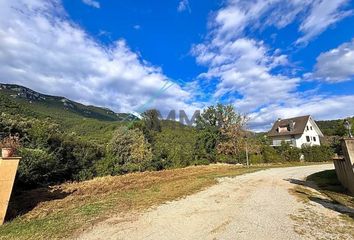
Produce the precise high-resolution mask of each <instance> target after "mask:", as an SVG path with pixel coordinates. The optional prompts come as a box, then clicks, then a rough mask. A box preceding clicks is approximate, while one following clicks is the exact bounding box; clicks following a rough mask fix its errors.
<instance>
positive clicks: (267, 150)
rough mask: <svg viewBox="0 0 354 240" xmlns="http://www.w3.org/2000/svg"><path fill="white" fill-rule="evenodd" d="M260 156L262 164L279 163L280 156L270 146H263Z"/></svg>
mask: <svg viewBox="0 0 354 240" xmlns="http://www.w3.org/2000/svg"><path fill="white" fill-rule="evenodd" d="M261 155H262V158H263V162H265V163H274V162H281V161H282V158H281V155H280V154H279V153H278V152H277V151H276V150H275V149H274V148H273V147H271V146H268V145H264V146H263V147H262V150H261Z"/></svg>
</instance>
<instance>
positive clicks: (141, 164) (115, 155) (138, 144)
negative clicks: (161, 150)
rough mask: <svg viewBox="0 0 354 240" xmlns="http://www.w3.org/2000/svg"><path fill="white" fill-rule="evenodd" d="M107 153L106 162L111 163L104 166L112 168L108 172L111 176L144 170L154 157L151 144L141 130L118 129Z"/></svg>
mask: <svg viewBox="0 0 354 240" xmlns="http://www.w3.org/2000/svg"><path fill="white" fill-rule="evenodd" d="M107 153H108V158H107V159H106V161H108V162H110V163H104V164H105V165H106V166H108V167H111V168H112V169H108V170H107V172H109V173H111V174H119V173H124V172H130V171H135V170H143V169H144V168H146V165H148V164H149V163H150V162H151V160H152V157H153V156H152V152H151V146H150V143H149V142H148V141H147V140H146V139H145V136H144V134H143V133H142V132H141V131H140V130H139V129H130V130H129V129H127V128H124V127H120V128H118V129H117V130H116V131H115V133H114V134H113V137H112V139H111V141H110V142H109V144H108V146H107ZM100 167H101V166H100ZM100 167H99V168H100ZM100 171H102V169H100Z"/></svg>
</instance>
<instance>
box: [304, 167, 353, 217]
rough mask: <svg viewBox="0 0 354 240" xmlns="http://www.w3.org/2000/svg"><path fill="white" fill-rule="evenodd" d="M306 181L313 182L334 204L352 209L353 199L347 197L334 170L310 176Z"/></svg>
mask: <svg viewBox="0 0 354 240" xmlns="http://www.w3.org/2000/svg"><path fill="white" fill-rule="evenodd" d="M307 180H309V181H313V182H315V183H316V184H317V186H318V187H319V188H320V189H319V190H320V191H321V192H322V193H324V194H326V195H327V196H328V197H330V198H331V199H332V200H333V201H334V202H337V203H339V204H342V205H344V206H347V207H349V208H352V209H354V197H352V196H349V195H348V192H346V191H345V189H344V188H343V187H342V185H341V184H340V182H339V181H338V178H337V175H336V172H335V170H326V171H322V172H318V173H315V174H312V175H310V176H308V177H307ZM353 217H354V216H353Z"/></svg>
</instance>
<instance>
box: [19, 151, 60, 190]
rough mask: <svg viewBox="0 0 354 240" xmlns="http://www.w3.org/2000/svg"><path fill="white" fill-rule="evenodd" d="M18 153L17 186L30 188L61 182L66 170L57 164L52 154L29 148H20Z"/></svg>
mask: <svg viewBox="0 0 354 240" xmlns="http://www.w3.org/2000/svg"><path fill="white" fill-rule="evenodd" d="M18 153H19V155H20V156H21V157H22V159H21V161H20V165H19V168H18V175H17V184H19V186H21V187H27V188H28V187H29V188H32V187H37V186H44V185H48V184H54V183H57V182H61V181H62V175H63V174H64V173H65V171H66V169H65V166H61V165H60V164H58V161H57V160H56V157H55V155H54V154H50V153H48V152H47V151H46V150H42V149H29V148H20V149H19V151H18Z"/></svg>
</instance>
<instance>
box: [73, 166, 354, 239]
mask: <svg viewBox="0 0 354 240" xmlns="http://www.w3.org/2000/svg"><path fill="white" fill-rule="evenodd" d="M332 168H333V165H313V166H301V167H290V168H274V169H268V170H264V171H259V172H255V173H250V174H246V175H241V176H238V177H235V178H222V179H220V181H219V183H218V184H217V185H214V186H212V187H210V188H207V189H205V190H203V191H201V192H199V193H197V194H194V195H191V196H188V197H186V198H183V199H181V200H178V201H173V202H168V203H166V204H163V205H160V206H158V207H155V208H153V209H150V210H148V211H146V212H143V213H135V214H130V215H128V216H117V217H115V218H112V219H109V220H107V221H105V222H103V223H101V224H98V225H96V226H94V227H93V228H92V229H88V230H87V231H85V232H84V233H83V234H82V235H80V236H79V239H85V240H91V239H92V240H93V239H114V240H116V239H134V240H139V239H154V240H165V239H166V240H167V239H168V240H169V239H193V240H196V239H203V240H207V239H213V240H214V239H252V240H254V239H320V238H323V239H350V238H352V237H353V238H354V233H353V232H352V230H353V229H354V228H353V225H352V223H350V222H347V221H344V220H342V218H341V217H340V216H339V215H340V214H339V213H338V212H337V211H333V210H331V209H329V208H326V207H324V206H323V205H322V204H320V203H316V202H304V201H301V200H299V197H298V196H296V195H295V194H292V193H291V192H292V191H291V189H294V187H295V186H299V185H298V184H296V183H294V182H299V181H297V180H300V181H301V180H303V179H304V178H305V177H306V176H308V175H310V174H312V173H315V172H319V171H322V170H326V169H332ZM311 191H314V190H311ZM317 194H319V193H318V192H317ZM323 198H324V199H325V197H323ZM307 213H311V214H307ZM328 224H332V225H333V226H335V225H336V224H337V225H340V227H344V228H345V229H346V230H344V231H341V232H340V233H339V232H338V233H337V232H335V231H334V232H333V231H332V232H330V231H328V229H326V226H328ZM347 224H348V226H347ZM348 229H349V232H348V231H347V230H348ZM353 238H352V239H353Z"/></svg>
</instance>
